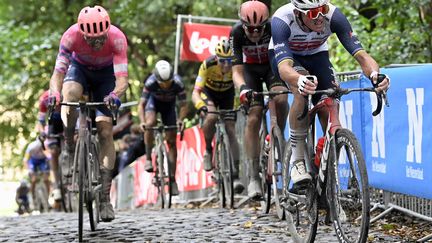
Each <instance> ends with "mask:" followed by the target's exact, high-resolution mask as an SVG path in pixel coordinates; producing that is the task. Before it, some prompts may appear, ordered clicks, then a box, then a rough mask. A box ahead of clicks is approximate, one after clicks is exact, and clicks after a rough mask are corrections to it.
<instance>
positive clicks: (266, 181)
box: [259, 126, 272, 214]
mask: <svg viewBox="0 0 432 243" xmlns="http://www.w3.org/2000/svg"><path fill="white" fill-rule="evenodd" d="M266 137H267V128H266V127H264V126H262V127H261V131H260V135H259V138H260V155H259V161H260V173H261V175H260V176H261V178H262V180H261V189H262V192H263V200H261V201H260V204H261V211H262V212H263V213H265V214H268V213H269V212H270V207H271V188H272V186H271V178H269V177H268V173H267V170H268V167H267V165H268V151H269V150H270V148H269V144H268V143H266Z"/></svg>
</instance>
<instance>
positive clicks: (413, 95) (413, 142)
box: [406, 88, 424, 163]
mask: <svg viewBox="0 0 432 243" xmlns="http://www.w3.org/2000/svg"><path fill="white" fill-rule="evenodd" d="M406 95H407V105H408V127H409V135H408V138H409V140H408V145H407V157H406V160H407V161H408V162H414V152H415V155H416V162H417V163H421V162H422V151H421V148H422V137H423V104H424V89H423V88H416V90H415V92H414V89H406Z"/></svg>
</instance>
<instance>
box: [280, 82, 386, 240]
mask: <svg viewBox="0 0 432 243" xmlns="http://www.w3.org/2000/svg"><path fill="white" fill-rule="evenodd" d="M384 77H385V75H381V74H380V76H379V82H380V81H382V80H383V79H384ZM360 91H363V92H375V93H376V96H377V101H378V102H377V108H376V110H375V111H374V112H373V113H372V114H373V115H374V116H375V115H378V114H379V113H380V112H381V109H382V100H383V98H384V99H385V97H384V96H383V94H378V93H377V92H376V90H375V88H374V87H369V88H350V89H345V88H340V87H335V88H330V89H326V90H317V91H316V92H315V94H323V95H324V98H323V99H321V100H320V101H319V102H318V103H317V104H316V105H315V106H314V107H313V108H312V98H311V97H312V96H311V95H309V96H308V102H307V106H306V108H305V111H304V112H303V114H301V115H300V116H299V117H298V119H299V120H300V119H303V118H304V117H305V116H306V115H307V116H308V117H309V129H308V134H307V138H306V149H305V162H306V165H307V168H308V171H309V173H310V174H311V175H312V181H311V183H309V184H308V185H306V186H305V187H304V188H303V189H300V190H297V191H292V190H291V191H290V189H289V186H290V180H291V178H290V166H289V161H290V157H291V153H292V151H291V146H289V145H288V147H287V149H286V151H285V155H284V163H283V178H284V182H283V197H282V201H283V203H282V205H283V207H284V209H285V213H286V219H287V221H288V229H289V231H290V233H291V235H292V236H293V238H294V240H295V242H313V241H314V240H315V236H316V233H317V226H318V218H319V217H318V215H319V211H318V210H319V209H326V210H327V213H328V210H329V211H330V214H329V215H327V219H328V220H329V221H330V219H331V222H332V224H333V226H334V229H335V232H336V235H337V237H338V240H339V242H366V240H367V235H368V230H369V219H370V214H369V210H370V199H369V184H368V176H367V170H366V163H365V160H364V157H363V153H362V151H361V147H360V144H359V142H358V140H357V138H356V137H355V135H354V134H353V133H352V132H351V131H350V130H348V129H345V128H342V127H341V125H340V122H339V110H338V100H339V99H340V98H341V97H342V96H343V95H346V94H349V93H351V92H360ZM325 96H327V97H325ZM385 101H386V100H385ZM386 104H387V105H388V103H387V101H386ZM318 112H320V113H321V114H322V113H323V112H324V113H326V114H327V115H328V121H327V124H328V125H327V128H326V131H325V135H324V137H323V138H322V141H323V147H322V151H319V150H318V151H317V153H318V155H317V158H319V166H316V165H315V163H314V161H313V160H314V158H315V153H314V144H315V141H314V134H315V127H314V124H315V115H316V114H317V113H318ZM291 189H292V188H291Z"/></svg>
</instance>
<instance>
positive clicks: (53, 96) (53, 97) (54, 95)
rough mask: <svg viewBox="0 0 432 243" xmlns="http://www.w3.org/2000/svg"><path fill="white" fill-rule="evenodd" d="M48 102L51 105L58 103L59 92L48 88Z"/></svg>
mask: <svg viewBox="0 0 432 243" xmlns="http://www.w3.org/2000/svg"><path fill="white" fill-rule="evenodd" d="M48 104H49V105H52V106H55V105H58V104H60V92H58V91H52V90H50V92H49V96H48Z"/></svg>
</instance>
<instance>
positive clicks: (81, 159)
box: [76, 139, 87, 242]
mask: <svg viewBox="0 0 432 243" xmlns="http://www.w3.org/2000/svg"><path fill="white" fill-rule="evenodd" d="M78 140H79V142H78V147H77V149H79V150H78V151H77V152H76V159H77V162H78V165H79V170H78V238H79V242H82V239H83V224H84V196H85V195H84V184H85V181H84V179H85V170H86V166H85V165H86V164H87V163H86V160H87V156H86V154H85V144H84V141H81V139H78Z"/></svg>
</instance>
